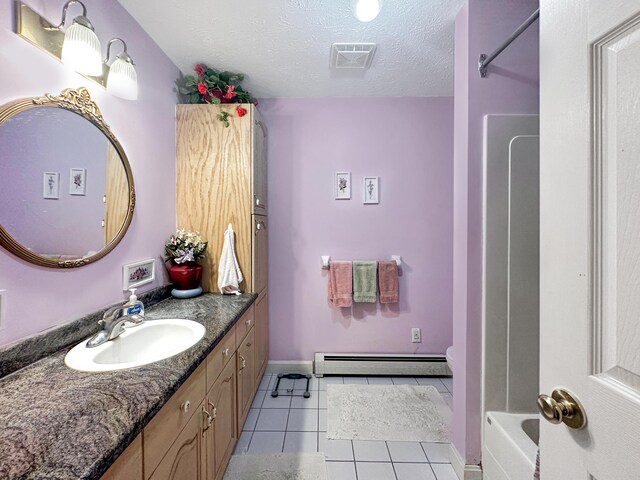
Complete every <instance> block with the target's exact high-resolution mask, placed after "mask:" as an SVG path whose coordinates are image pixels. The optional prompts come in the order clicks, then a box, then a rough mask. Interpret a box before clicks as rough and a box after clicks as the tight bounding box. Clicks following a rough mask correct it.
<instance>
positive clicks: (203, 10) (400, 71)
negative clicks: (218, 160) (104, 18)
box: [119, 0, 464, 98]
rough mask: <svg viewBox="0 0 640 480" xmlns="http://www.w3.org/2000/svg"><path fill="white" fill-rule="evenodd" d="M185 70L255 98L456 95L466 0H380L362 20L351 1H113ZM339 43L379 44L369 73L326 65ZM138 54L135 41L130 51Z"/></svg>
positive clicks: (136, 58)
mask: <svg viewBox="0 0 640 480" xmlns="http://www.w3.org/2000/svg"><path fill="white" fill-rule="evenodd" d="M119 1H120V3H121V4H122V5H123V6H124V7H125V8H126V9H127V10H128V11H129V12H130V13H131V14H132V15H133V16H134V17H135V19H136V20H137V21H138V22H139V23H140V25H142V27H143V28H144V29H145V30H146V31H147V32H148V33H149V35H151V37H152V38H153V39H154V40H155V41H156V42H157V43H158V45H160V47H161V48H162V49H163V50H164V51H165V52H166V53H167V55H168V56H169V57H170V58H171V59H172V60H173V62H174V63H175V64H176V65H177V66H178V67H179V68H180V69H181V70H182V71H183V72H184V73H192V71H193V66H194V65H195V64H196V63H198V62H203V63H206V64H208V65H209V66H211V67H214V68H217V69H222V70H231V71H235V72H242V73H244V74H246V79H245V81H244V82H243V86H244V87H245V88H246V89H247V90H249V91H251V92H252V93H253V95H254V96H256V97H263V98H264V97H325V96H406V97H421V96H446V95H452V94H453V34H454V19H455V15H456V13H457V12H458V10H459V9H460V7H461V6H462V3H463V1H464V0H386V1H385V2H384V5H383V8H382V11H381V12H380V14H379V15H378V17H377V18H376V19H375V20H373V21H372V22H369V23H361V22H359V21H358V20H357V19H356V18H355V17H354V15H353V14H352V11H351V4H350V0H227V1H222V0H191V1H189V2H184V1H178V0H167V1H157V0H119ZM335 42H375V43H377V44H378V49H377V51H376V54H375V57H374V59H373V63H372V65H371V68H370V69H369V70H366V71H352V70H349V71H347V70H335V69H330V68H329V54H330V47H331V44H332V43H335ZM129 51H130V53H131V56H132V57H133V58H134V59H135V60H136V62H137V63H142V62H144V58H138V57H136V56H135V45H130V46H129Z"/></svg>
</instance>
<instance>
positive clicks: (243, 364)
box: [240, 355, 247, 370]
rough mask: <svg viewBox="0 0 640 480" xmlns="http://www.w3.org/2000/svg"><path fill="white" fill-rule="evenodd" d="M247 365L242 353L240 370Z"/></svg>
mask: <svg viewBox="0 0 640 480" xmlns="http://www.w3.org/2000/svg"><path fill="white" fill-rule="evenodd" d="M246 366H247V361H246V360H245V359H244V357H243V356H242V355H240V370H244V369H245V367H246Z"/></svg>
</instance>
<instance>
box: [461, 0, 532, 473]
mask: <svg viewBox="0 0 640 480" xmlns="http://www.w3.org/2000/svg"><path fill="white" fill-rule="evenodd" d="M536 8H538V1H537V0H469V1H468V3H467V5H466V6H465V7H464V8H463V9H462V10H461V12H460V13H459V15H458V17H457V19H456V69H455V98H456V120H455V125H456V132H455V153H454V158H455V174H454V179H455V187H454V190H455V192H456V194H455V198H456V202H455V209H454V215H455V217H456V221H455V225H456V227H455V229H454V230H455V234H454V245H455V248H454V253H453V256H454V281H453V298H454V305H456V307H455V311H454V317H453V323H454V327H453V329H454V339H453V345H454V349H455V350H454V351H455V355H456V359H455V362H456V371H455V375H454V385H453V389H454V397H453V398H454V444H455V447H456V449H457V450H458V452H460V453H461V454H462V455H463V457H464V458H465V461H466V462H467V464H478V463H480V427H481V418H480V417H481V413H480V403H481V398H480V393H481V392H480V376H481V360H482V359H481V335H482V324H481V321H482V311H481V308H482V152H483V139H482V122H483V117H484V115H487V114H490V113H495V114H505V113H538V111H539V106H538V99H539V75H538V64H539V62H538V58H539V46H538V24H537V22H536V23H535V24H534V25H533V26H532V27H531V28H530V29H529V30H527V31H526V32H525V33H524V34H523V35H522V36H521V37H520V38H518V40H516V41H515V42H514V43H513V44H512V45H511V46H510V47H509V48H508V49H507V50H505V51H504V52H503V53H502V55H501V56H500V57H499V58H498V59H496V60H495V61H494V63H493V64H492V65H491V67H490V68H489V76H488V77H487V78H484V79H482V78H480V77H479V75H478V70H477V62H478V56H479V55H480V54H481V53H489V52H491V51H493V50H494V49H495V48H496V47H497V46H498V45H499V44H500V43H502V42H503V41H504V40H505V39H506V38H507V36H509V35H510V34H511V33H512V32H513V30H515V29H516V28H517V27H518V26H519V25H520V24H521V23H522V22H523V21H524V20H525V19H526V18H527V17H528V16H529V15H530V14H531V13H532V12H533V11H534V10H535V9H536ZM465 229H466V231H465ZM465 265H466V268H464V266H465ZM463 305H464V307H463Z"/></svg>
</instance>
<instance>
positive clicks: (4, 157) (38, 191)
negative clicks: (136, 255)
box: [0, 105, 133, 266]
mask: <svg viewBox="0 0 640 480" xmlns="http://www.w3.org/2000/svg"><path fill="white" fill-rule="evenodd" d="M96 108H97V107H96ZM98 112H99V110H98ZM100 118H101V117H100ZM106 128H107V129H108V127H106ZM116 142H117V141H116ZM119 151H120V152H121V151H122V149H121V147H119V144H117V145H116V144H114V143H113V142H112V140H111V139H110V138H109V137H108V136H107V135H106V134H105V133H104V131H103V128H99V127H98V126H97V125H96V124H94V123H92V121H90V120H89V119H88V118H86V117H85V116H83V115H81V114H79V113H76V112H74V111H72V110H68V109H66V108H59V107H57V106H52V105H47V106H40V105H34V106H30V107H29V108H26V109H23V110H21V111H19V112H18V113H16V114H15V115H12V116H10V117H9V118H6V119H5V120H4V122H2V123H1V124H0V225H1V226H2V228H4V230H5V231H6V233H8V235H10V236H11V237H12V239H13V240H14V241H15V242H16V243H17V244H19V245H20V246H21V247H23V248H24V249H26V251H28V252H30V253H33V254H35V255H37V256H39V257H42V259H44V260H43V261H42V262H34V263H40V264H44V265H46V266H80V265H79V264H78V265H76V264H74V261H77V260H79V259H91V257H94V258H100V257H101V256H102V255H101V253H102V252H103V251H104V250H105V249H106V247H107V246H109V245H110V244H111V243H112V242H114V240H116V239H118V240H119V239H120V238H121V236H123V235H124V232H122V235H120V234H121V230H122V229H123V228H124V229H125V230H126V227H127V226H128V223H129V222H130V215H129V212H130V207H131V210H132V205H131V202H132V197H133V196H132V195H130V192H132V189H133V182H132V180H131V178H130V176H129V175H128V173H129V172H130V169H129V168H128V163H127V160H126V158H122V157H123V156H124V153H122V156H121V155H120V153H119ZM130 189H131V190H130ZM119 236H120V237H119ZM113 246H115V245H113ZM113 246H111V248H113ZM14 253H18V254H19V252H15V251H14ZM20 256H24V255H20ZM25 258H26V257H25ZM26 259H27V260H31V259H30V258H26ZM62 262H67V264H66V265H62ZM47 263H50V264H47ZM76 263H80V264H86V263H89V261H85V262H76Z"/></svg>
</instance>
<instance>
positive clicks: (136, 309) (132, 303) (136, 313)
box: [125, 288, 144, 325]
mask: <svg viewBox="0 0 640 480" xmlns="http://www.w3.org/2000/svg"><path fill="white" fill-rule="evenodd" d="M129 291H130V292H131V296H130V297H129V301H128V302H127V303H126V304H125V308H126V309H127V316H128V317H131V323H134V324H135V325H138V324H140V323H142V322H143V321H144V304H143V303H142V302H141V301H140V300H138V297H136V289H135V288H130V289H129Z"/></svg>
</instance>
